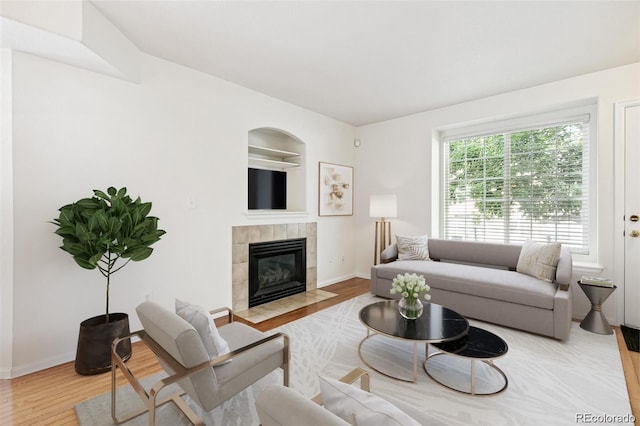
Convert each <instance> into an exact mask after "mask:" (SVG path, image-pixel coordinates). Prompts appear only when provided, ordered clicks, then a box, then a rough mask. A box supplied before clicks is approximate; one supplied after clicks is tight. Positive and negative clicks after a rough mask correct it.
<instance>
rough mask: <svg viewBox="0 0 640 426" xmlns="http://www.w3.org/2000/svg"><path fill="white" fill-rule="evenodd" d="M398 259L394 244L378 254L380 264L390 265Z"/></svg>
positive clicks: (396, 248) (396, 247)
mask: <svg viewBox="0 0 640 426" xmlns="http://www.w3.org/2000/svg"><path fill="white" fill-rule="evenodd" d="M397 259H398V246H397V245H396V243H393V244H391V245H390V246H389V247H387V248H386V249H384V250H382V253H380V262H382V263H391V262H393V261H395V260H397Z"/></svg>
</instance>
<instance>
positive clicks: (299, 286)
mask: <svg viewBox="0 0 640 426" xmlns="http://www.w3.org/2000/svg"><path fill="white" fill-rule="evenodd" d="M306 247H307V239H306V238H298V239H294V240H283V241H269V242H266V243H255V244H249V307H250V308H251V307H254V306H258V305H261V304H263V303H267V302H271V301H273V300H277V299H281V298H283V297H287V296H291V295H293V294H297V293H303V292H305V291H306V289H307V279H306V276H307V259H306Z"/></svg>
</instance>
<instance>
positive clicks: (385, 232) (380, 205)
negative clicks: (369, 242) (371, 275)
mask: <svg viewBox="0 0 640 426" xmlns="http://www.w3.org/2000/svg"><path fill="white" fill-rule="evenodd" d="M397 204H398V203H397V200H396V196H395V194H387V195H372V196H371V199H370V203H369V217H379V218H380V220H377V221H376V241H375V245H374V247H373V264H374V265H377V264H378V263H380V253H382V251H383V250H384V249H386V248H387V246H388V245H389V244H391V222H389V221H388V220H386V219H388V218H390V217H396V215H397V214H398V207H397Z"/></svg>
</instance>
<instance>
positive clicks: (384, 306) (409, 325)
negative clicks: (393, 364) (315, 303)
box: [360, 300, 469, 342]
mask: <svg viewBox="0 0 640 426" xmlns="http://www.w3.org/2000/svg"><path fill="white" fill-rule="evenodd" d="M360 322H362V324H363V325H364V326H365V327H367V328H369V329H370V330H373V331H374V332H376V333H380V334H384V335H386V336H389V337H396V338H400V339H407V340H418V341H424V342H446V341H449V340H455V339H458V338H460V337H462V336H464V335H465V334H467V330H468V329H469V322H468V321H467V320H466V318H464V317H463V316H462V315H460V314H458V313H457V312H455V311H453V310H451V309H449V308H445V307H444V306H440V305H437V304H435V303H425V304H424V310H423V312H422V315H421V316H420V318H418V319H415V320H408V319H406V318H404V317H403V316H402V315H400V312H399V311H398V301H397V300H386V301H383V302H377V303H373V304H371V305H368V306H365V307H364V308H362V310H361V311H360Z"/></svg>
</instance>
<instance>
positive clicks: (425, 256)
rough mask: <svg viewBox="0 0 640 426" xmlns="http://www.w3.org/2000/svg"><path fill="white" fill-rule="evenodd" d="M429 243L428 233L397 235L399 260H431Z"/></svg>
mask: <svg viewBox="0 0 640 426" xmlns="http://www.w3.org/2000/svg"><path fill="white" fill-rule="evenodd" d="M428 243H429V238H428V237H427V236H426V235H421V236H418V237H409V236H403V235H396V244H397V245H398V260H431V259H429V245H428Z"/></svg>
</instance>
